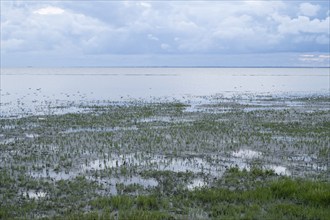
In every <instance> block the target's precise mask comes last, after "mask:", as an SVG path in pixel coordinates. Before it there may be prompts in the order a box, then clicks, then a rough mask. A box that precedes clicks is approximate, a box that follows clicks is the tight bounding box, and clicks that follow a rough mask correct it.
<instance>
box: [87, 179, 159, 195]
mask: <svg viewBox="0 0 330 220" xmlns="http://www.w3.org/2000/svg"><path fill="white" fill-rule="evenodd" d="M90 179H91V180H94V181H97V182H98V183H99V184H102V185H103V187H104V189H105V191H106V192H107V194H111V195H117V194H118V190H119V189H118V186H119V185H120V184H123V185H124V186H129V185H136V186H143V188H144V189H147V188H152V187H156V186H157V185H158V182H157V180H155V179H153V178H148V179H145V178H141V177H140V176H131V177H116V178H103V179H95V178H93V177H90Z"/></svg>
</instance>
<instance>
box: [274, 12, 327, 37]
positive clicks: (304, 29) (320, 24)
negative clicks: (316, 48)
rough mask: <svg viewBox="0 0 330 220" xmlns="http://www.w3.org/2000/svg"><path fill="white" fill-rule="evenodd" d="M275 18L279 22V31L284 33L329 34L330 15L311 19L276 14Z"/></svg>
mask: <svg viewBox="0 0 330 220" xmlns="http://www.w3.org/2000/svg"><path fill="white" fill-rule="evenodd" d="M273 18H274V20H276V21H277V22H279V26H278V31H279V32H280V33H282V34H300V33H315V34H319V33H321V34H329V22H330V17H327V18H326V19H324V20H319V19H317V18H315V19H312V20H311V19H310V18H309V17H306V16H298V17H297V18H290V17H289V16H280V15H274V16H273Z"/></svg>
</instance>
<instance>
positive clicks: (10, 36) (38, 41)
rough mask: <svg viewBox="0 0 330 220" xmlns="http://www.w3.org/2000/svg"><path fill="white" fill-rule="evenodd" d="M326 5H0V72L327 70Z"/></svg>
mask: <svg viewBox="0 0 330 220" xmlns="http://www.w3.org/2000/svg"><path fill="white" fill-rule="evenodd" d="M329 26H330V7H329V2H328V1H279V0H277V1H260V0H259V1H66V0H65V1H9V0H2V1H1V65H2V66H330V64H329V62H330V56H329V51H330V48H329V47H330V45H329V36H330V35H329V32H330V28H329Z"/></svg>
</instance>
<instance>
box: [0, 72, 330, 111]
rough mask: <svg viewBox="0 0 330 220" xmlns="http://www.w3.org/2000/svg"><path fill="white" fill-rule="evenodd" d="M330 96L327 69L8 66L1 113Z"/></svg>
mask: <svg viewBox="0 0 330 220" xmlns="http://www.w3.org/2000/svg"><path fill="white" fill-rule="evenodd" d="M246 93H252V94H271V95H274V94H275V95H281V94H298V95H299V94H300V95H301V94H329V69H328V68H4V69H1V111H0V113H1V114H7V113H8V109H11V111H13V109H18V108H20V109H21V110H24V108H31V107H34V108H36V107H37V106H38V105H43V104H45V103H47V102H52V101H56V100H57V101H97V100H110V101H120V100H130V99H139V98H142V99H151V98H169V99H173V98H175V99H185V98H187V97H190V98H191V97H196V96H210V95H214V94H223V95H233V94H246Z"/></svg>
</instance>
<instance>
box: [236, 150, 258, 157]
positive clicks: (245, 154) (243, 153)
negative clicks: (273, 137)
mask: <svg viewBox="0 0 330 220" xmlns="http://www.w3.org/2000/svg"><path fill="white" fill-rule="evenodd" d="M261 155H262V153H261V152H258V151H253V150H247V149H240V150H239V151H235V152H233V153H232V156H234V157H238V158H242V159H253V158H258V157H261Z"/></svg>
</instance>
